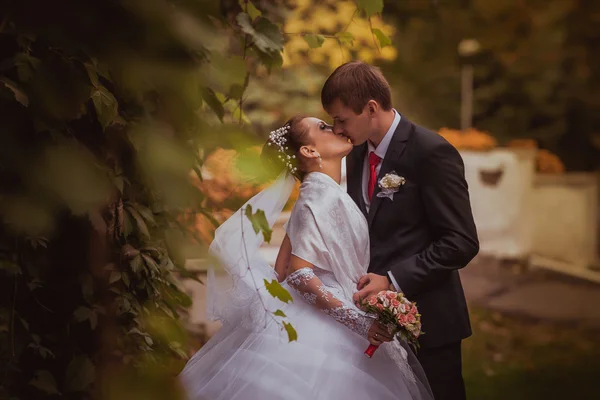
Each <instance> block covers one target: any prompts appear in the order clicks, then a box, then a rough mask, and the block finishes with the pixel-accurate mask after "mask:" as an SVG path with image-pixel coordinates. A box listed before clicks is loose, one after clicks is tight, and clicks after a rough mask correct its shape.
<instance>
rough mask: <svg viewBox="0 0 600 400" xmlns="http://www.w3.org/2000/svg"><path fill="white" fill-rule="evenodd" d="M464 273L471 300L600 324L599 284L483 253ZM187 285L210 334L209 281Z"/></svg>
mask: <svg viewBox="0 0 600 400" xmlns="http://www.w3.org/2000/svg"><path fill="white" fill-rule="evenodd" d="M286 219H287V215H283V216H282V217H281V218H280V219H279V221H278V223H277V224H276V225H275V227H274V232H273V240H272V242H271V245H267V246H265V247H263V248H262V249H261V251H262V253H263V255H264V256H265V257H266V258H267V259H268V260H269V261H270V262H272V263H274V262H275V258H276V257H277V251H278V249H279V244H280V243H281V240H282V239H283V236H284V232H283V229H282V225H283V223H284V222H285V220H286ZM202 277H203V276H202V274H201V278H202ZM461 279H462V282H463V287H464V290H465V294H466V296H467V300H468V301H469V303H471V304H474V305H477V306H481V307H484V308H488V309H491V310H495V311H499V312H502V313H508V314H513V315H520V316H524V317H528V318H534V319H536V320H540V321H552V322H559V323H574V324H577V325H583V326H590V327H594V328H600V285H598V284H591V283H589V282H584V281H579V280H576V279H574V278H571V277H568V276H565V275H559V274H556V273H552V272H546V271H540V270H534V271H531V270H527V269H526V268H524V267H523V266H520V265H517V264H514V265H510V264H509V263H506V262H504V263H503V262H499V261H497V260H495V259H491V258H484V257H478V258H476V259H475V260H473V262H472V263H471V264H470V265H468V266H467V267H466V268H464V269H463V270H461ZM184 285H185V287H186V289H187V290H188V292H189V293H190V295H191V296H192V299H193V306H192V309H191V312H190V320H189V323H190V326H191V327H194V326H195V327H202V329H205V330H206V331H205V332H206V334H208V335H209V336H210V335H212V333H214V332H215V330H217V329H218V328H219V326H220V325H219V323H215V322H209V321H206V312H205V310H204V308H205V295H206V291H205V287H204V286H203V285H202V284H200V283H197V282H194V281H186V282H184Z"/></svg>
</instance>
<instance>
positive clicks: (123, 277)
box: [121, 272, 131, 287]
mask: <svg viewBox="0 0 600 400" xmlns="http://www.w3.org/2000/svg"><path fill="white" fill-rule="evenodd" d="M121 279H123V283H124V284H125V286H127V287H129V284H130V283H131V282H130V281H129V275H127V273H126V272H123V273H122V274H121Z"/></svg>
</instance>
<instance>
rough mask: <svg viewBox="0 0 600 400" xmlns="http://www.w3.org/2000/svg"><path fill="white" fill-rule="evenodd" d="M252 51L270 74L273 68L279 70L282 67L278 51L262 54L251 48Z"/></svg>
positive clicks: (254, 47)
mask: <svg viewBox="0 0 600 400" xmlns="http://www.w3.org/2000/svg"><path fill="white" fill-rule="evenodd" d="M252 49H253V50H254V52H255V53H256V55H257V56H258V58H259V60H260V62H262V63H263V64H264V65H265V67H267V70H268V71H269V72H271V70H272V69H273V68H281V66H282V65H283V57H282V56H281V53H280V52H279V51H270V52H264V51H261V50H260V49H258V48H257V47H256V46H253V47H252Z"/></svg>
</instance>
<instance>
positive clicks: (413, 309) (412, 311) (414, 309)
mask: <svg viewBox="0 0 600 400" xmlns="http://www.w3.org/2000/svg"><path fill="white" fill-rule="evenodd" d="M410 312H411V313H413V314H416V313H417V306H415V305H414V304H413V305H412V307H411V308H410Z"/></svg>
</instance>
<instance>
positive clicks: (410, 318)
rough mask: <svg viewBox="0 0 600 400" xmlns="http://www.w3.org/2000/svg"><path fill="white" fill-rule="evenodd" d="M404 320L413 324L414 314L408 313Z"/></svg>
mask: <svg viewBox="0 0 600 400" xmlns="http://www.w3.org/2000/svg"><path fill="white" fill-rule="evenodd" d="M406 320H407V321H408V323H409V324H414V323H415V322H416V321H417V319H416V318H415V315H414V314H408V316H407V317H406Z"/></svg>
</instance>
